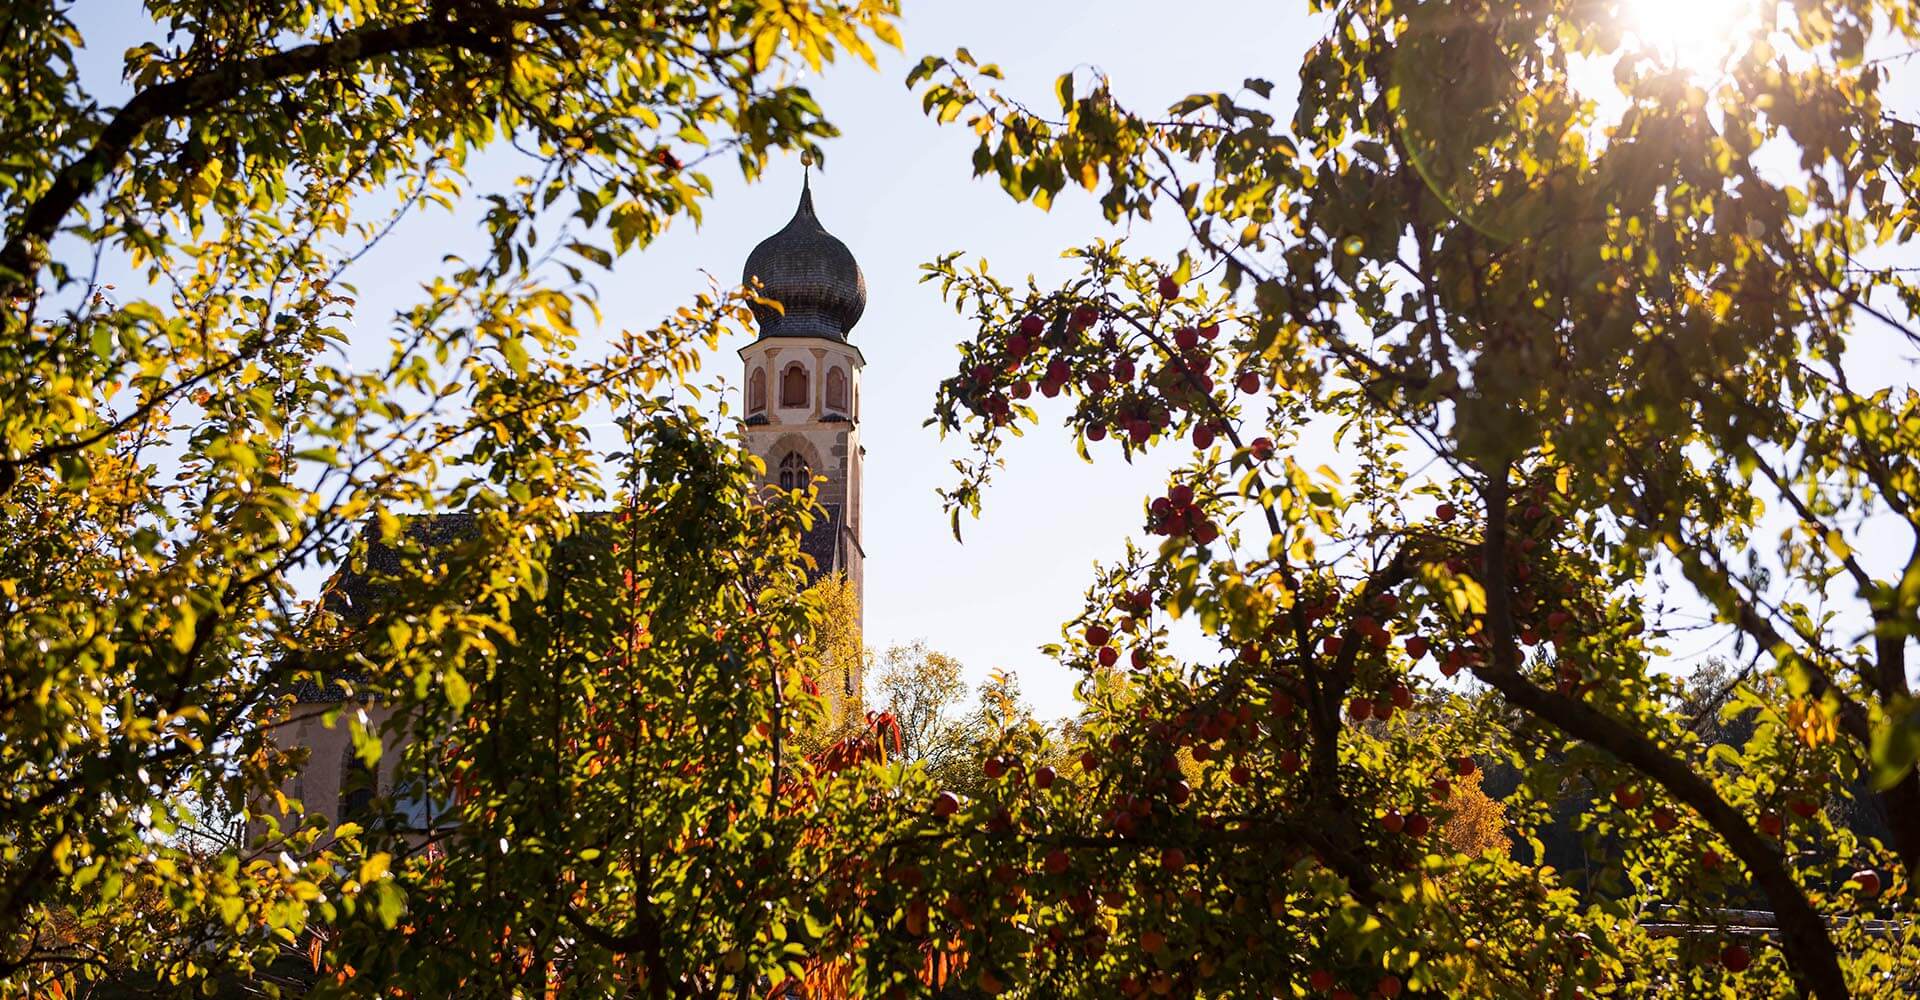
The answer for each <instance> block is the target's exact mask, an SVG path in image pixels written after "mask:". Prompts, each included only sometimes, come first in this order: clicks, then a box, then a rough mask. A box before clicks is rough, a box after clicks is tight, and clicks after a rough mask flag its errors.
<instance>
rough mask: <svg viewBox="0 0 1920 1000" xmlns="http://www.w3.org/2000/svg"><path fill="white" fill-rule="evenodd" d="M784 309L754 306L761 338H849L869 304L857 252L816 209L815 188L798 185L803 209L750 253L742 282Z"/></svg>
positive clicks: (742, 274)
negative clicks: (755, 284) (831, 230)
mask: <svg viewBox="0 0 1920 1000" xmlns="http://www.w3.org/2000/svg"><path fill="white" fill-rule="evenodd" d="M755 279H758V280H759V281H760V284H761V289H760V294H761V296H762V297H764V298H768V299H772V300H774V301H776V302H778V303H780V305H781V306H782V307H783V309H784V312H783V311H782V309H775V308H774V307H772V306H763V305H756V306H754V307H753V315H754V319H755V320H757V321H758V322H759V325H760V336H761V337H824V338H826V339H828V340H846V339H847V334H848V333H849V332H851V331H852V330H853V326H854V324H855V323H858V322H860V314H861V313H863V312H865V311H866V308H867V278H866V275H864V274H862V273H861V272H860V264H859V262H858V261H856V260H854V259H853V251H851V250H848V249H847V245H846V244H845V243H842V242H840V241H839V240H838V239H835V238H834V236H833V234H832V233H829V232H827V230H826V227H824V226H822V225H821V224H820V218H819V217H818V216H816V215H815V214H814V212H813V188H812V185H811V184H804V185H803V186H802V187H801V189H800V207H799V208H798V209H796V210H795V211H794V213H793V218H792V219H791V220H790V221H788V223H787V225H786V228H784V229H782V230H780V231H779V232H777V233H774V234H773V235H772V236H769V237H767V238H766V239H764V240H762V241H761V242H760V245H759V246H757V247H754V248H753V252H752V253H750V254H748V255H747V265H746V267H745V268H744V269H743V270H742V273H741V281H742V283H744V284H747V285H751V284H752V283H753V281H754V280H755Z"/></svg>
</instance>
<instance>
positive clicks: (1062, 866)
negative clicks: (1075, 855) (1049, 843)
mask: <svg viewBox="0 0 1920 1000" xmlns="http://www.w3.org/2000/svg"><path fill="white" fill-rule="evenodd" d="M1043 864H1044V865H1045V866H1046V869H1047V874H1049V875H1065V874H1066V873H1067V868H1068V866H1069V865H1070V864H1071V862H1070V861H1069V859H1068V858H1067V852H1065V851H1063V850H1061V849H1059V848H1058V847H1056V848H1054V849H1053V850H1051V851H1048V852H1047V859H1046V861H1045V862H1043Z"/></svg>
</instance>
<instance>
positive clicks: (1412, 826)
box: [1407, 813, 1433, 839]
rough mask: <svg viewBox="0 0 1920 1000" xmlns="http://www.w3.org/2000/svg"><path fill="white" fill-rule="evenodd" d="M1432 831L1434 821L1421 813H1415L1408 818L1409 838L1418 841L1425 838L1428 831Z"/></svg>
mask: <svg viewBox="0 0 1920 1000" xmlns="http://www.w3.org/2000/svg"><path fill="white" fill-rule="evenodd" d="M1431 829H1433V821H1432V820H1430V819H1428V818H1427V817H1425V816H1423V815H1421V814H1420V813H1414V814H1413V815H1411V816H1408V817H1407V836H1409V837H1413V838H1416V839H1417V838H1420V837H1424V836H1426V835H1427V831H1428V830H1431Z"/></svg>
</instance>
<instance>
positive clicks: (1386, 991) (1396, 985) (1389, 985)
mask: <svg viewBox="0 0 1920 1000" xmlns="http://www.w3.org/2000/svg"><path fill="white" fill-rule="evenodd" d="M1373 990H1374V992H1376V993H1378V994H1380V995H1381V996H1383V997H1386V998H1387V1000H1393V998H1394V997H1397V996H1399V995H1400V977H1399V976H1396V975H1394V974H1393V973H1391V972H1389V973H1387V974H1386V975H1384V976H1381V977H1380V981H1379V982H1377V983H1375V984H1373Z"/></svg>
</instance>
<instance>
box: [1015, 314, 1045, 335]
mask: <svg viewBox="0 0 1920 1000" xmlns="http://www.w3.org/2000/svg"><path fill="white" fill-rule="evenodd" d="M1046 330H1047V321H1046V320H1044V319H1041V318H1040V317H1038V316H1035V315H1033V314H1032V313H1028V314H1027V316H1026V317H1025V318H1023V319H1022V320H1020V332H1021V333H1024V334H1026V335H1027V336H1029V337H1038V336H1040V335H1041V334H1042V333H1045V332H1046Z"/></svg>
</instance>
